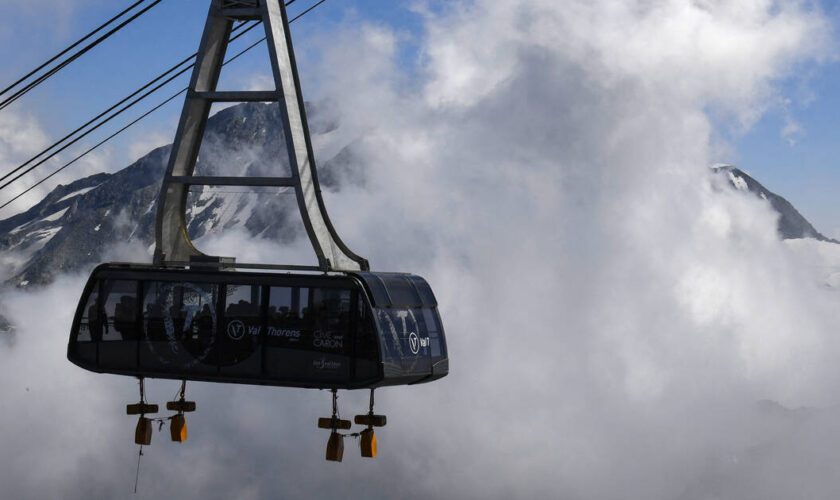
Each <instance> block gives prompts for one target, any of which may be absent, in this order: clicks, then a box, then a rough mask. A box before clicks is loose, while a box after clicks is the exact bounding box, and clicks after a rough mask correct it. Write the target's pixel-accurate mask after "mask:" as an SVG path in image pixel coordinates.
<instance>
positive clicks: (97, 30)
mask: <svg viewBox="0 0 840 500" xmlns="http://www.w3.org/2000/svg"><path fill="white" fill-rule="evenodd" d="M145 1H146V0H138V1H137V2H134V3H133V4H131V5H130V6H129V7H128V8H127V9H125V10H123V11H122V12H120V13H119V14H117V15H116V16H114V17H112V18H111V19H108V20H107V21H105V22H104V23H102V24H101V25H100V26H99V27H98V28H96V29H95V30H93V31H91V32H90V33H88V34H87V35H85V36H83V37H82V38H80V39H78V40H77V41H76V42H75V43H73V44H72V45H70V46H69V47H67V48H66V49H64V50H62V51H61V52H59V53H58V54H56V55H54V56H53V57H51V58H50V59H48V60H47V62H45V63H43V64H41V65H40V66H38V67H37V68H35V69H33V70H32V71H30V72H29V73H27V74H25V75H23V76H22V77H21V78H20V79H18V80H17V81H16V82H14V83H13V84H11V85H9V86H8V87H6V88H5V89H3V90H0V96H2V95H3V94H5V93H6V92H8V91H10V90H12V89H13V88H15V87H16V86H18V85H20V84H21V83H22V82H23V81H24V80H26V79H27V78H29V77H30V76H32V75H34V74H35V73H37V72H39V71H41V70H42V69H44V68H45V67H46V66H48V65H49V64H51V63H52V62H53V61H55V60H56V59H58V58H59V57H61V56H63V55H64V54H66V53H68V52H70V51H71V50H73V49H75V48H76V47H77V46H79V45H81V43H82V42H84V41H85V40H87V39H88V38H90V37H92V36H93V35H95V34H96V33H98V32H100V31H102V30H103V29H104V28H105V27H106V26H108V25H109V24H111V23H112V22H114V21H116V20H117V19H119V18H121V17H122V16H124V15H125V14H126V13H128V12H129V11H130V10H131V9H133V8H135V7H137V6H138V5H140V4H141V3H143V2H145Z"/></svg>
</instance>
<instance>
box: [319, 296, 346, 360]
mask: <svg viewBox="0 0 840 500" xmlns="http://www.w3.org/2000/svg"><path fill="white" fill-rule="evenodd" d="M312 309H313V314H312V316H313V326H314V331H313V334H312V349H313V350H315V351H318V352H331V353H337V354H344V353H345V346H346V344H349V341H350V339H349V338H346V337H347V336H348V334H349V332H350V290H341V289H338V288H313V289H312Z"/></svg>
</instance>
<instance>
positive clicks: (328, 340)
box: [312, 330, 344, 349]
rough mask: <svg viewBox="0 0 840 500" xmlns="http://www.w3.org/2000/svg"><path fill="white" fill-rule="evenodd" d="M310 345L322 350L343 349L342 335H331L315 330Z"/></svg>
mask: <svg viewBox="0 0 840 500" xmlns="http://www.w3.org/2000/svg"><path fill="white" fill-rule="evenodd" d="M312 345H313V346H314V347H321V348H324V349H343V348H344V335H333V334H332V333H331V332H325V331H323V330H315V335H314V339H313V340H312Z"/></svg>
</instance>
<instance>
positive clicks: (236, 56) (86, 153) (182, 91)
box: [0, 0, 326, 210]
mask: <svg viewBox="0 0 840 500" xmlns="http://www.w3.org/2000/svg"><path fill="white" fill-rule="evenodd" d="M295 1H296V0H290V1H289V2H287V3H286V5H287V6H288V5H290V4H292V3H293V2H295ZM325 1H326V0H320V1H319V2H318V3H316V4H315V5H313V6H312V7H310V8H309V9H307V10H305V11H304V12H302V13H300V14H298V15H297V16H295V17H294V18H293V19H291V20H290V21H289V24H291V23H293V22H295V21H297V20H298V19H300V18H301V17H303V16H304V15H305V14H307V13H308V12H310V11H311V10H312V9H314V8H315V7H317V6H319V5H321V4H322V3H324V2H325ZM243 24H244V23H243ZM258 24H261V23H259V22H257V23H255V24H253V25H252V26H250V27H249V28H248V29H247V30H246V31H244V32H242V33H240V34H238V35H237V36H236V37H234V38H232V39H231V41H233V40H235V39H236V38H238V37H239V36H242V35H244V34H245V33H246V32H247V31H249V30H250V29H251V28H253V27H254V26H256V25H258ZM265 39H266V37H262V38H261V39H259V40H257V41H256V42H254V43H252V44H251V45H249V46H248V47H246V48H245V49H243V50H241V51H240V52H238V53H237V54H235V55H234V56H232V57H231V58H230V59H228V60H227V61H225V62H224V63H223V64H222V66H225V65H227V64H229V63H231V62H233V61H234V60H236V59H237V58H239V57H240V56H242V55H243V54H245V53H246V52H248V51H250V50H251V49H253V48H254V47H256V46H257V45H259V44H260V43H262V42H263V41H265ZM191 57H195V54H194V55H193V56H191ZM188 59H189V58H188ZM188 59H187V60H188ZM177 66H179V65H176V66H175V67H177ZM193 66H195V64H192V65H190V66H188V67H186V68H184V69H183V70H181V71H179V72H178V73H177V74H176V75H174V76H173V77H171V78H169V79H168V80H166V82H164V83H162V84H161V85H159V86H157V87H155V88H154V89H153V90H151V91H149V92H147V93H146V94H144V95H143V96H141V97H140V98H138V99H137V100H135V101H134V102H132V103H131V104H129V105H128V106H126V107H124V108H123V109H121V110H120V111H118V112H116V113H115V114H114V115H112V116H110V117H108V118H107V119H106V120H105V121H103V122H102V123H100V124H99V125H97V126H96V127H94V128H92V129H90V130H88V131H87V132H85V133H84V134H83V135H81V136H80V137H78V138H76V139H74V140H73V142H71V143H70V144H67V145H66V146H64V147H62V148H61V149H60V150H58V151H56V152H55V153H53V154H51V155H50V156H48V157H47V158H45V159H43V160H42V161H40V162H38V164H36V165H34V166H32V167H30V168H29V169H27V170H26V172H24V173H22V174H20V175H18V176H16V177H15V178H14V179H12V180H11V181H9V182H7V183H5V184H3V185H2V186H0V190H3V189H4V188H6V187H7V186H8V185H9V184H11V183H12V182H14V181H16V180H17V179H19V178H20V177H22V176H23V175H25V174H26V173H28V172H31V171H32V170H33V169H34V168H36V167H38V166H39V165H41V164H43V163H44V162H46V161H47V160H49V159H50V158H52V157H53V156H55V155H56V154H58V153H60V152H61V151H63V150H64V149H66V148H67V147H68V146H70V145H71V144H73V143H75V142H77V141H78V140H79V139H81V138H82V137H85V136H86V135H87V134H89V133H91V132H93V131H94V130H96V129H97V128H99V127H100V126H101V125H104V124H105V123H107V122H108V121H110V120H111V119H113V118H115V117H116V116H117V115H119V114H120V113H122V112H123V111H125V110H126V109H128V108H129V107H131V106H133V105H134V104H136V103H137V102H139V101H140V100H142V99H144V98H145V97H147V96H148V95H149V94H151V93H152V92H155V91H156V90H158V89H159V88H160V87H162V86H163V85H165V84H166V83H169V82H170V81H172V80H173V79H174V78H176V77H177V76H180V75H181V74H183V73H184V72H185V71H186V70H188V69H190V68H192V67H193ZM173 68H174V67H173ZM162 76H163V75H162ZM157 80H158V79H156V80H155V81H157ZM144 88H146V87H144ZM187 90H188V88H186V87H185V88H183V89H181V90H179V91H178V92H176V93H175V94H173V95H171V96H169V97H168V98H167V99H166V100H164V101H163V102H161V103H160V104H157V105H156V106H154V107H153V108H151V109H149V110H148V111H146V112H145V113H143V114H142V115H140V116H139V117H138V118H136V119H134V120H133V121H132V122H130V123H128V124H127V125H125V126H124V127H122V128H121V129H119V130H117V131H116V132H114V133H113V134H111V135H110V136H108V137H106V138H105V139H103V140H102V141H100V142H99V143H97V144H96V145H94V146H93V147H91V148H89V149H88V150H86V151H85V152H83V153H81V154H80V155H78V156H76V157H75V158H73V159H72V160H70V161H69V162H67V163H65V164H64V165H62V166H61V167H59V168H58V169H56V170H55V171H53V172H52V173H50V174H49V175H47V176H46V177H44V178H43V179H41V180H39V181H38V182H36V183H35V184H33V185H32V186H29V187H28V188H26V189H25V190H24V191H22V192H21V193H19V194H17V195H15V196H14V197H13V198H12V199H10V200H9V201H7V202H5V203H3V204H2V205H0V210H2V209H3V208H5V207H7V206H8V205H10V204H12V203H13V202H14V201H16V200H17V199H19V198H20V197H22V196H24V195H25V194H26V193H28V192H30V191H32V190H33V189H35V188H36V187H38V186H40V185H41V184H43V183H44V182H46V181H47V180H49V179H50V178H51V177H53V176H54V175H56V174H58V173H59V172H61V171H62V170H64V169H65V168H67V167H69V166H70V165H72V164H74V163H76V162H77V161H78V160H80V159H82V158H83V157H85V156H87V155H88V154H89V153H91V152H93V151H94V150H96V149H98V148H99V147H100V146H102V145H103V144H105V143H106V142H108V141H110V140H111V139H113V138H114V137H116V136H118V135H120V134H121V133H123V132H124V131H126V130H127V129H129V128H130V127H132V126H134V125H135V124H137V123H138V122H139V121H141V120H143V119H144V118H146V117H147V116H149V115H150V114H152V113H154V112H155V111H157V110H158V109H160V108H162V107H163V106H165V105H166V104H168V103H170V102H171V101H172V100H173V99H175V98H176V97H178V96H179V95H181V94H183V93H184V92H186V91H187ZM121 102H123V101H121ZM114 107H116V106H114ZM112 109H113V108H112ZM48 149H49V148H48ZM41 154H43V152H42V153H40V154H38V155H36V157H38V156H40V155H41ZM22 167H23V166H21V167H18V169H19V168H22ZM15 170H17V169H15ZM7 177H8V174H7V175H6V176H4V177H3V179H6V178H7Z"/></svg>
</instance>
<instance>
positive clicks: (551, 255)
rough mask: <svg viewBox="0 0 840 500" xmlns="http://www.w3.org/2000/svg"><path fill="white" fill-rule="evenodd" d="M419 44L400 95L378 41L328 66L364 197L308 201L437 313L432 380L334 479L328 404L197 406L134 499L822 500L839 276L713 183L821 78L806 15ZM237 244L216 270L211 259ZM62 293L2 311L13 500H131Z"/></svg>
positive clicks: (338, 137)
mask: <svg viewBox="0 0 840 500" xmlns="http://www.w3.org/2000/svg"><path fill="white" fill-rule="evenodd" d="M418 15H422V16H424V17H425V23H426V24H425V26H426V33H425V35H424V38H423V39H422V40H421V41H420V44H421V53H422V57H423V59H422V61H421V64H420V65H419V68H420V69H418V70H417V71H416V72H415V73H412V74H408V73H406V72H405V71H403V70H402V69H401V68H400V67H399V66H398V65H397V62H396V60H397V55H398V48H399V43H400V39H401V35H400V34H397V33H394V32H393V31H391V30H390V29H389V28H387V27H384V26H378V25H376V26H374V25H368V24H364V23H362V24H360V25H353V26H349V25H348V26H347V27H346V28H344V31H342V32H340V33H335V34H333V35H332V36H333V38H330V39H328V40H324V41H323V44H324V46H325V47H327V48H326V49H325V51H324V53H323V54H322V56H323V66H322V67H321V68H320V70H319V73H318V76H319V78H321V79H322V80H323V81H324V82H327V83H325V84H324V88H323V91H324V92H325V93H326V95H327V96H328V97H331V98H332V100H333V101H334V102H335V103H336V105H337V106H339V108H340V111H341V117H342V118H341V123H342V126H341V128H340V129H338V130H337V131H336V132H335V133H334V134H333V135H332V136H331V137H330V139H329V141H336V142H337V143H341V142H343V143H348V142H350V141H352V140H356V139H357V138H358V137H360V136H361V137H363V139H362V140H361V141H359V144H358V146H359V148H358V149H359V151H360V154H361V155H362V157H363V160H364V164H365V168H366V171H365V177H366V180H367V181H366V183H365V184H364V185H363V186H354V187H350V188H348V189H343V190H342V191H341V192H340V193H332V194H328V198H327V200H326V202H327V206H328V207H329V210H330V213H331V215H332V217H333V219H334V222H335V225H336V227H337V228H338V230H339V232H340V233H341V234H342V237H343V238H344V240H345V241H346V242H347V243H348V244H349V245H350V247H351V248H352V249H353V250H355V251H357V252H359V253H360V254H362V255H365V256H366V257H368V258H369V259H370V260H371V262H372V263H373V265H374V267H375V268H377V269H382V270H406V271H413V272H416V273H418V274H421V275H423V276H425V277H426V278H427V279H428V280H429V281H430V283H431V284H432V285H433V287H434V289H435V291H436V293H437V295H438V300H439V302H440V303H441V304H442V316H443V320H444V324H445V326H446V328H447V334H448V340H449V347H450V356H451V370H452V371H451V375H450V376H449V377H447V378H445V379H443V380H441V381H439V382H437V383H434V384H430V385H426V386H416V387H408V388H392V389H385V390H382V391H380V394H379V398H378V401H379V406H378V409H379V411H381V412H383V413H386V414H387V415H388V417H389V425H388V427H386V428H384V429H383V430H382V431H381V432H379V433H378V434H379V436H380V458H378V459H376V460H374V461H363V460H362V459H361V458H359V457H358V456H355V455H356V454H355V449H354V447H353V446H348V450H347V452H346V455H345V462H344V463H343V464H340V465H338V464H332V463H325V462H323V460H322V454H323V446H324V444H325V442H326V435H325V433H324V432H319V431H318V430H316V429H315V428H314V422H315V418H316V417H317V416H323V415H324V414H325V413H326V411H327V410H328V402H329V401H328V395H327V394H326V393H320V394H319V393H317V392H314V391H302V390H288V389H266V388H252V387H237V386H221V385H211V384H191V386H190V388H189V391H190V395H191V396H192V397H195V398H196V399H197V401H198V402H199V411H198V412H197V414H195V415H194V416H191V417H190V420H189V425H190V441H189V442H187V443H186V444H184V445H176V444H173V443H169V442H166V435H165V434H157V435H155V437H154V441H153V445H152V447H151V448H150V449H149V450H148V451H147V454H146V456H145V457H144V462H143V470H142V476H141V484H140V486H141V491H140V495H139V497H140V498H143V497H147V498H158V497H162V496H173V495H177V496H178V497H182V498H203V499H207V498H231V497H237V498H273V497H278V496H280V497H292V498H297V497H307V498H309V497H323V498H335V497H337V496H339V495H340V496H343V497H351V498H362V497H365V498H367V497H381V498H394V497H400V498H427V497H429V496H432V497H443V498H512V497H513V498H535V497H538V498H580V499H619V498H621V499H624V498H649V499H674V498H680V499H706V498H762V499H772V498H779V499H783V498H784V499H787V498H835V497H836V496H837V493H838V491H840V480H838V478H837V474H836V464H837V463H838V461H840V451H838V447H837V446H836V443H837V442H838V440H840V427H839V426H840V424H838V422H840V419H838V418H837V417H838V410H837V409H836V403H837V401H838V396H837V390H836V388H837V387H838V382H840V373H838V366H840V365H838V363H837V362H836V359H837V357H838V356H837V355H838V354H840V345H838V336H837V333H838V332H837V325H838V320H840V308H838V299H840V296H839V295H838V293H837V291H836V287H835V288H831V283H825V282H823V283H821V282H820V280H819V279H817V278H818V277H819V276H820V272H822V271H820V270H819V269H822V268H817V267H816V266H815V265H812V264H814V262H817V263H818V264H819V265H821V266H824V265H827V264H826V263H831V262H835V263H836V262H837V261H836V260H832V259H834V256H836V254H834V253H832V251H831V250H826V249H828V248H829V247H822V246H818V247H816V249H814V248H811V249H809V248H799V247H795V248H794V249H793V250H796V251H792V249H791V248H790V246H786V245H785V244H783V243H782V242H781V241H779V239H778V236H777V234H776V223H775V219H774V214H773V212H772V211H771V210H770V208H769V206H768V205H767V204H766V203H765V202H763V201H762V200H760V199H754V198H751V197H747V196H743V195H742V194H741V193H738V192H734V191H732V190H729V189H726V188H725V186H723V185H721V184H719V182H722V181H718V180H715V179H714V178H713V177H712V176H711V175H710V174H709V172H708V165H710V164H712V163H714V162H715V161H718V160H721V158H718V157H717V153H716V152H717V151H719V150H720V148H719V144H716V143H715V142H714V140H713V139H714V137H715V136H716V135H715V132H714V130H713V128H712V125H711V121H710V116H712V115H714V116H716V117H726V118H727V119H729V120H730V121H732V122H735V123H738V126H740V127H749V126H750V125H751V124H752V123H754V121H755V120H756V119H758V118H759V117H760V116H761V113H762V111H763V110H764V109H765V108H766V106H768V105H770V103H772V102H773V101H774V99H776V98H777V97H778V96H777V95H776V92H777V91H776V87H775V84H777V83H778V82H779V81H780V79H783V78H790V77H795V76H796V73H797V70H798V68H800V67H801V66H802V65H807V64H811V63H813V62H814V61H819V60H821V59H822V58H824V57H825V56H826V55H827V54H825V53H823V50H824V49H823V48H824V47H826V46H827V42H828V36H829V27H828V26H827V24H826V21H825V20H824V19H823V17H822V16H821V15H820V13H819V12H818V11H815V10H812V9H810V8H807V7H806V6H803V3H802V2H768V1H759V0H754V1H742V2H737V3H733V2H722V1H714V0H710V1H703V2H678V1H665V2H657V3H651V2H642V1H636V2H612V1H606V0H603V1H566V2H555V1H553V0H518V1H510V2H497V1H491V0H484V1H482V0H478V1H474V2H457V3H455V4H454V5H453V6H451V7H448V8H447V10H446V11H445V12H443V13H440V12H438V13H432V12H428V11H425V10H424V9H422V8H419V7H418ZM330 82H333V83H330ZM331 85H334V87H333V86H331ZM329 141H327V140H325V143H324V144H320V145H318V146H319V147H322V148H329V147H333V145H331V144H328V142H329ZM234 239H235V238H234ZM234 239H230V240H225V239H224V238H221V239H218V240H215V241H212V242H206V243H207V245H209V246H210V247H212V248H214V249H218V250H219V251H220V253H222V254H225V255H230V254H231V253H235V251H236V250H237V248H242V246H241V243H240V242H238V241H233V240H234ZM237 245H239V246H237ZM250 245H251V247H250V250H249V251H250V252H252V254H253V255H256V256H260V255H265V254H264V253H261V252H263V251H261V250H260V249H259V248H260V243H259V242H251V243H250ZM821 245H830V244H828V243H825V244H821ZM224 249H229V250H228V251H227V252H222V250H224ZM299 250H300V249H299V248H297V247H296V249H295V250H294V251H293V252H294V253H295V254H296V255H297V254H298V253H299ZM264 251H265V252H268V251H274V250H271V249H267V250H264ZM811 258H814V259H817V260H816V261H815V260H810V259H811ZM240 260H242V259H240ZM81 283H82V281H81V278H80V277H74V278H71V277H68V278H64V279H63V280H61V281H59V282H58V283H57V284H56V285H55V286H53V287H51V288H49V289H45V290H42V291H40V292H36V293H34V294H27V295H14V296H12V297H11V298H10V299H9V300H7V301H6V302H7V304H5V309H6V310H8V311H9V313H10V317H11V318H12V319H13V320H14V321H15V322H16V323H17V324H18V325H19V330H18V334H17V337H16V340H15V343H14V345H13V347H12V348H11V349H10V350H9V349H6V350H4V351H3V352H2V355H3V357H4V359H3V362H2V363H0V379H2V380H3V381H4V382H3V394H4V407H5V408H6V410H5V412H4V419H3V425H2V430H0V449H2V450H3V452H2V454H0V484H3V488H4V490H6V491H7V492H8V495H7V496H9V497H10V498H12V497H17V498H20V497H33V496H40V497H56V496H64V497H66V498H114V497H120V496H122V495H123V494H125V495H126V496H128V493H129V492H130V490H131V487H132V483H133V479H134V466H135V462H134V460H135V459H136V449H135V448H134V447H132V446H131V444H130V443H131V437H132V431H133V425H134V420H133V419H132V418H129V417H126V416H124V415H122V414H121V408H120V405H121V404H122V403H123V402H126V401H132V400H134V399H135V397H136V396H135V390H136V388H135V384H134V382H133V381H131V380H130V379H124V378H119V377H115V376H99V375H94V374H91V373H87V372H83V371H82V370H80V369H78V368H76V367H74V366H71V365H69V363H68V362H67V361H66V360H65V359H64V342H65V337H66V332H67V329H68V325H69V323H70V316H71V314H72V308H73V307H74V306H75V304H74V303H73V301H74V300H75V298H76V296H77V294H78V292H79V290H80V289H81ZM826 285H828V286H826ZM44 311H49V312H50V314H44ZM151 387H152V388H151V392H152V394H151V395H152V399H153V400H154V401H156V402H163V401H164V400H166V399H167V398H168V397H169V395H170V394H171V392H174V391H175V389H176V387H175V384H174V383H171V382H169V383H165V382H157V383H153V384H152V386H151ZM365 400H366V394H363V393H358V394H355V393H354V394H347V395H344V396H342V399H341V403H342V409H343V410H344V412H345V414H352V413H357V412H358V411H359V410H363V409H364V406H365ZM350 444H351V443H348V445H350Z"/></svg>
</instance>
